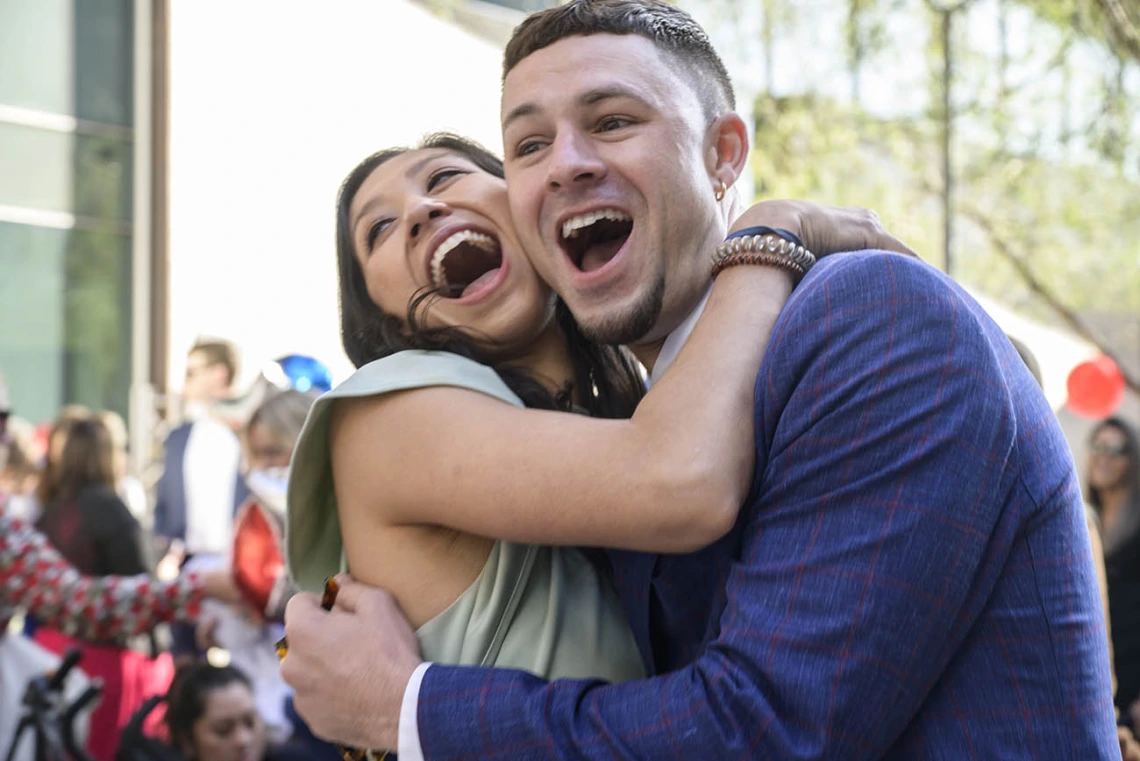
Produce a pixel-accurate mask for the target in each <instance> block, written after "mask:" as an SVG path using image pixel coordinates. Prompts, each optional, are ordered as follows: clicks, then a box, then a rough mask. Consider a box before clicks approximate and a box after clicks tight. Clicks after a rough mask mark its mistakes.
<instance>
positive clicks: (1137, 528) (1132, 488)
mask: <svg viewBox="0 0 1140 761" xmlns="http://www.w3.org/2000/svg"><path fill="white" fill-rule="evenodd" d="M1105 428H1115V429H1116V430H1117V431H1119V432H1120V434H1121V435H1122V436H1123V437H1124V456H1125V457H1127V458H1128V471H1127V473H1126V474H1125V476H1124V477H1125V479H1126V480H1127V487H1128V490H1129V498H1128V504H1126V505H1125V506H1124V509H1123V510H1122V511H1121V514H1120V516H1119V517H1118V518H1117V519H1116V523H1115V525H1114V526H1113V530H1112V531H1108V530H1107V527H1102V529H1103V530H1104V533H1105V536H1104V549H1105V552H1106V553H1107V554H1111V553H1112V551H1113V550H1115V549H1117V548H1119V547H1120V546H1121V545H1122V544H1123V543H1124V542H1125V541H1127V540H1128V539H1130V538H1131V537H1133V536H1135V535H1136V534H1137V533H1138V532H1140V438H1138V437H1137V435H1136V430H1135V429H1134V428H1133V427H1132V426H1131V425H1129V424H1128V423H1127V422H1126V421H1125V420H1124V419H1123V418H1119V417H1110V418H1107V419H1106V420H1102V421H1101V422H1099V423H1097V425H1096V427H1095V428H1093V430H1092V433H1091V434H1090V435H1089V441H1094V440H1095V439H1096V437H1097V435H1098V434H1099V433H1100V432H1101V431H1103V430H1104V429H1105ZM1085 483H1086V484H1087V485H1088V494H1087V495H1086V496H1087V498H1088V503H1089V504H1090V505H1092V507H1093V509H1094V510H1095V511H1096V514H1097V515H1098V516H1099V517H1100V518H1101V520H1102V521H1103V520H1104V515H1103V513H1104V500H1103V499H1102V497H1101V494H1100V489H1098V488H1096V487H1095V486H1093V485H1092V481H1091V479H1089V478H1088V477H1086V478H1085Z"/></svg>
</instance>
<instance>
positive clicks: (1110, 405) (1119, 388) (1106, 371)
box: [1065, 354, 1124, 420]
mask: <svg viewBox="0 0 1140 761" xmlns="http://www.w3.org/2000/svg"><path fill="white" fill-rule="evenodd" d="M1065 385H1066V387H1067V388H1068V391H1069V398H1068V400H1067V401H1066V402H1065V405H1066V406H1067V407H1068V408H1069V409H1070V410H1072V411H1073V412H1074V413H1076V414H1078V415H1080V416H1081V417H1087V418H1093V419H1095V420H1099V419H1101V418H1106V417H1108V416H1109V415H1111V414H1112V413H1114V412H1116V409H1117V408H1118V407H1119V406H1120V403H1121V402H1123V401H1124V374H1123V373H1121V372H1120V368H1119V367H1117V366H1116V363H1115V362H1113V361H1112V359H1111V358H1110V357H1106V356H1105V355H1103V354H1102V355H1100V356H1099V357H1097V358H1096V359H1090V360H1089V361H1087V362H1082V363H1080V364H1079V365H1077V366H1076V367H1074V368H1073V370H1072V372H1070V373H1069V379H1068V381H1067V382H1066V384H1065Z"/></svg>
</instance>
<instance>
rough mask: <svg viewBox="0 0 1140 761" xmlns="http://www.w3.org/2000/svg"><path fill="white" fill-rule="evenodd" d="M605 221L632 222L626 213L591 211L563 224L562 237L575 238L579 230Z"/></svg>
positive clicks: (613, 210)
mask: <svg viewBox="0 0 1140 761" xmlns="http://www.w3.org/2000/svg"><path fill="white" fill-rule="evenodd" d="M603 219H609V220H613V221H614V222H632V221H633V220H632V218H631V217H630V216H629V215H628V214H626V213H625V212H624V211H618V210H617V209H599V210H598V211H591V212H588V213H586V214H579V215H578V216H576V217H571V218H570V219H568V220H566V221H565V222H563V223H562V237H563V238H573V237H574V236H575V235H577V234H578V231H579V230H584V229H586V228H587V227H589V226H590V225H592V224H594V223H595V222H600V221H602V220H603Z"/></svg>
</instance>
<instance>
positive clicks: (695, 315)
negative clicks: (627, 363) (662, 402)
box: [649, 284, 712, 386]
mask: <svg viewBox="0 0 1140 761" xmlns="http://www.w3.org/2000/svg"><path fill="white" fill-rule="evenodd" d="M711 293H712V285H711V284H710V285H709V287H708V289H707V290H706V291H705V295H704V296H702V297H701V300H700V301H698V302H697V305H696V306H695V307H694V308H693V311H692V312H690V313H689V316H688V317H686V318H685V319H684V321H683V322H682V323H681V324H680V325H678V326H677V328H676V330H674V331H673V332H672V333H670V334H669V335H668V336H666V337H665V343H663V344H661V351H660V352H658V354H657V361H656V362H654V363H653V372H652V373H650V374H649V385H650V386H652V385H653V384H654V383H656V382H657V381H659V380H660V379H661V376H662V375H664V374H665V371H666V370H668V369H669V365H671V364H673V361H674V360H676V359H677V355H678V354H680V353H681V347H683V346H684V345H685V342H686V341H688V340H689V336H690V335H692V333H693V328H695V327H696V326H697V320H699V319H700V317H701V314H702V313H703V312H704V311H705V305H706V304H708V303H709V295H710V294H711Z"/></svg>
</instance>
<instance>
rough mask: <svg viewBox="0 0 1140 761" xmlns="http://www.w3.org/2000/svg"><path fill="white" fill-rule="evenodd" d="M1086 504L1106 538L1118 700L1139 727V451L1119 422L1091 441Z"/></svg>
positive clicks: (1105, 425) (1106, 424)
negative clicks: (1097, 520)
mask: <svg viewBox="0 0 1140 761" xmlns="http://www.w3.org/2000/svg"><path fill="white" fill-rule="evenodd" d="M1085 480H1086V484H1087V488H1088V502H1089V504H1090V505H1091V506H1092V508H1093V509H1094V510H1095V511H1096V513H1097V517H1098V518H1099V520H1100V527H1101V531H1102V534H1103V537H1104V554H1105V568H1106V571H1107V576H1108V605H1109V615H1110V617H1111V619H1112V647H1113V651H1114V661H1115V666H1116V679H1117V695H1116V702H1117V706H1119V708H1120V710H1121V712H1122V714H1123V719H1124V721H1126V722H1128V723H1129V724H1131V726H1132V728H1133V730H1135V729H1136V728H1137V727H1138V726H1140V702H1138V700H1140V446H1138V444H1137V437H1136V431H1135V429H1134V428H1133V427H1132V426H1131V425H1129V424H1128V423H1127V422H1125V421H1124V420H1123V419H1121V418H1118V417H1113V418H1109V419H1107V420H1104V421H1102V422H1101V423H1099V424H1098V425H1097V426H1096V427H1095V428H1094V429H1093V432H1092V435H1091V436H1090V438H1089V460H1088V470H1087V472H1086V479H1085Z"/></svg>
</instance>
